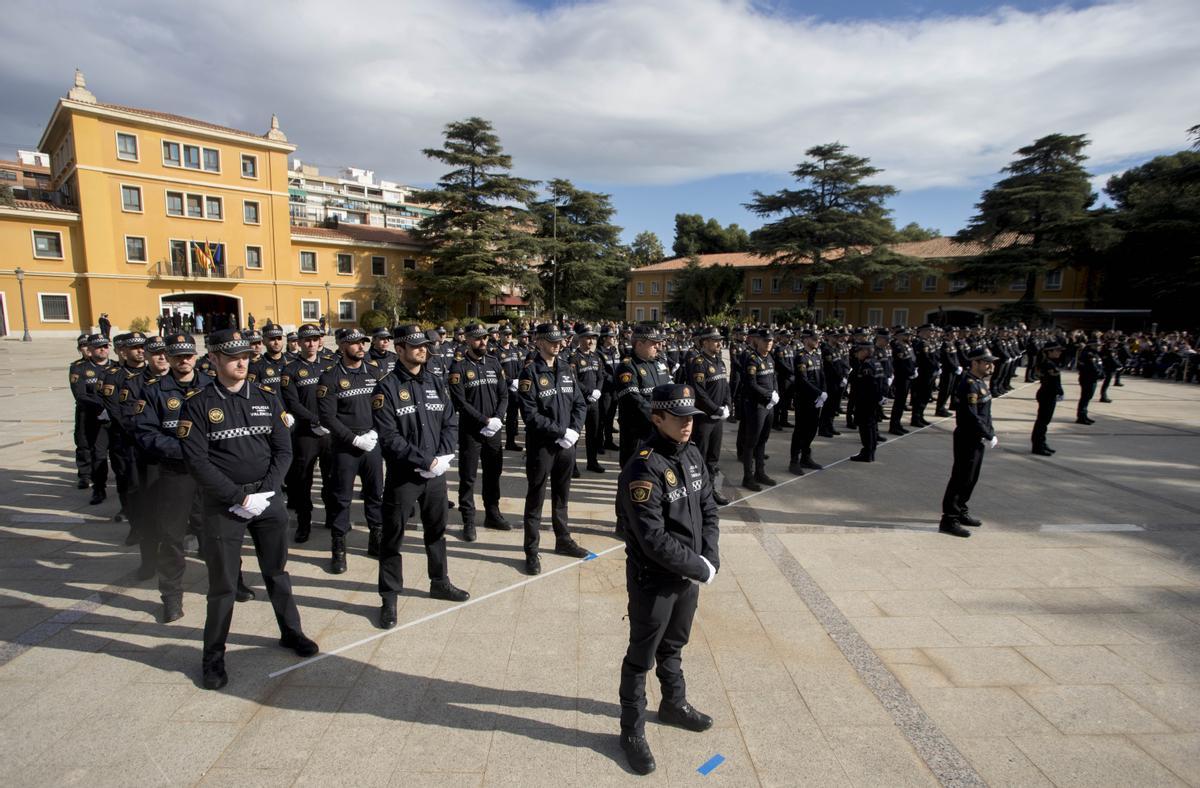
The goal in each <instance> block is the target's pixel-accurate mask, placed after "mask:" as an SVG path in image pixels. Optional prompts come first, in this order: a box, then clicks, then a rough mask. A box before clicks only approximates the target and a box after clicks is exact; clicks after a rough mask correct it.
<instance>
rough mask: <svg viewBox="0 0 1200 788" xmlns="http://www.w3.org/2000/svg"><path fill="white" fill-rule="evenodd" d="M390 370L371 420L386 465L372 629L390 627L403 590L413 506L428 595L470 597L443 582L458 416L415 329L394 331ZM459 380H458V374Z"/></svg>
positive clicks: (378, 392) (447, 577)
mask: <svg viewBox="0 0 1200 788" xmlns="http://www.w3.org/2000/svg"><path fill="white" fill-rule="evenodd" d="M393 335H394V337H395V339H396V351H397V354H396V368H395V369H394V370H393V371H392V374H390V375H388V376H386V377H385V378H383V379H382V380H381V381H380V382H379V386H378V387H377V388H376V390H375V393H374V394H373V395H372V398H371V413H372V416H373V419H374V424H375V429H376V432H378V434H379V443H380V447H381V449H382V452H383V457H384V462H385V464H386V466H387V477H386V480H385V482H384V500H383V535H382V538H381V540H380V545H379V550H380V555H379V595H380V597H381V599H382V605H381V607H380V612H379V626H380V627H381V628H383V629H391V628H392V627H394V626H396V597H397V596H398V595H399V593H400V591H401V589H402V588H403V587H404V564H403V559H402V558H401V555H400V546H401V543H402V542H403V541H404V532H405V530H406V528H407V526H408V519H409V517H410V516H411V514H412V511H413V509H414V507H418V506H419V507H420V510H421V529H422V531H423V534H424V543H425V559H426V566H427V568H428V572H429V595H430V596H431V597H433V598H434V599H444V600H447V601H450V602H463V601H465V600H466V599H468V598H469V597H470V595H469V594H468V593H467V592H466V591H464V590H462V589H461V588H457V587H455V585H454V584H453V583H451V582H450V575H449V570H448V568H447V563H446V513H447V507H446V494H447V493H446V476H445V474H446V471H447V470H448V469H449V468H450V464H451V462H452V461H453V460H454V449H455V445H456V444H457V442H458V426H459V425H458V415H457V414H456V413H455V410H454V403H453V401H452V399H451V396H450V394H449V392H447V390H446V384H445V383H444V382H443V381H442V379H441V378H439V377H438V376H437V375H434V374H433V373H432V372H430V371H429V369H428V368H427V361H428V359H429V354H430V345H431V344H432V341H431V340H430V338H429V336H428V335H427V334H426V333H425V332H424V331H422V330H421V327H420V326H417V325H405V326H399V327H398V328H396V330H395V331H394V332H393ZM460 374H461V373H460Z"/></svg>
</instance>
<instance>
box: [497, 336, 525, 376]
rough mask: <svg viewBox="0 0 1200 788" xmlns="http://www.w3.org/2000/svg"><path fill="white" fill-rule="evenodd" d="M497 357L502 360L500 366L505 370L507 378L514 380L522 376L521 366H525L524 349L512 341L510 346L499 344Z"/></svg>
mask: <svg viewBox="0 0 1200 788" xmlns="http://www.w3.org/2000/svg"><path fill="white" fill-rule="evenodd" d="M496 358H497V359H499V361H500V368H501V369H503V370H504V379H505V380H508V381H513V380H516V379H517V378H519V377H521V368H522V367H524V366H525V351H524V350H522V349H521V348H519V347H517V346H516V345H514V344H512V343H511V342H510V343H509V344H508V347H505V346H503V345H497V346H496Z"/></svg>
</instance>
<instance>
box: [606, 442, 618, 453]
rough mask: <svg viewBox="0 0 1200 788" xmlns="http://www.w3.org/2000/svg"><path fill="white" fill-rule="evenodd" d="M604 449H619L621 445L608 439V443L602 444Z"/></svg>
mask: <svg viewBox="0 0 1200 788" xmlns="http://www.w3.org/2000/svg"><path fill="white" fill-rule="evenodd" d="M604 449H605V451H620V450H621V447H620V446H618V445H617V444H615V443H613V442H612V441H609V442H608V443H606V444H604Z"/></svg>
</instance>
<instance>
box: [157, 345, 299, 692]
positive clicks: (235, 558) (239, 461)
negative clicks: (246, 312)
mask: <svg viewBox="0 0 1200 788" xmlns="http://www.w3.org/2000/svg"><path fill="white" fill-rule="evenodd" d="M209 350H210V353H211V354H212V356H213V361H214V367H215V369H216V373H217V380H216V381H215V382H214V383H213V384H212V385H210V386H206V387H204V388H202V389H200V391H199V392H198V393H196V394H194V395H193V396H191V397H190V398H188V399H187V401H186V404H185V405H184V408H183V415H182V417H181V418H180V420H179V427H178V429H177V435H178V436H179V440H180V441H181V443H182V449H183V459H184V464H185V465H186V467H187V470H188V472H189V473H191V475H192V476H193V478H195V480H196V484H197V485H198V486H199V488H200V491H201V495H202V499H203V502H204V538H203V539H202V540H201V550H202V551H203V554H204V563H205V564H206V565H207V566H208V615H207V618H206V619H205V622H204V655H203V659H202V663H201V666H202V670H203V684H204V688H205V689H220V688H221V687H223V686H225V684H227V683H228V681H229V677H228V675H227V674H226V671H225V641H226V639H227V638H228V636H229V627H230V623H231V621H232V619H233V605H234V598H235V594H236V591H237V580H238V575H239V574H240V571H241V560H242V559H241V555H242V542H243V540H244V538H245V535H246V531H247V530H248V531H249V532H250V537H251V539H253V541H254V551H255V553H256V554H257V555H258V566H259V570H260V571H261V572H262V576H263V581H264V582H265V584H266V586H267V595H268V596H269V597H270V599H271V606H272V607H273V608H274V609H275V620H276V623H277V624H278V625H279V633H280V640H279V645H280V646H283V647H284V648H288V649H291V650H293V651H295V652H296V654H297V655H298V656H301V657H311V656H312V655H314V654H316V653H317V650H318V649H317V644H316V643H315V642H313V641H312V640H310V639H309V638H308V637H307V636H305V634H304V631H303V630H302V629H301V625H300V612H299V610H297V609H296V601H295V599H294V598H293V596H292V581H291V578H290V577H289V576H288V573H287V571H286V569H285V567H286V565H287V529H288V516H287V510H286V509H285V508H284V502H283V500H282V497H281V496H280V495H279V492H280V490H281V488H282V486H283V477H284V474H286V473H287V469H288V464H289V463H290V462H291V459H292V443H291V438H290V437H289V435H288V424H287V421H286V420H285V419H284V416H285V415H286V414H285V412H284V410H283V408H282V406H281V404H280V400H279V396H278V395H277V394H276V393H275V392H273V391H269V390H268V389H266V388H265V387H263V386H260V385H258V384H256V383H251V382H249V381H248V380H247V379H246V378H247V375H248V372H249V370H248V366H249V364H248V361H249V356H250V355H251V352H252V351H251V349H250V344H249V342H247V341H246V340H245V339H243V338H242V335H241V333H240V332H238V331H236V330H232V329H226V330H222V331H217V332H214V333H213V334H212V335H211V337H210V339H209Z"/></svg>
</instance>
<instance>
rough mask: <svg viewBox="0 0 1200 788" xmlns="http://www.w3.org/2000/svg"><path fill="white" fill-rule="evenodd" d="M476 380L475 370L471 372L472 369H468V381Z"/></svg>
mask: <svg viewBox="0 0 1200 788" xmlns="http://www.w3.org/2000/svg"><path fill="white" fill-rule="evenodd" d="M474 379H475V372H474V370H470V369H468V370H467V380H474Z"/></svg>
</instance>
